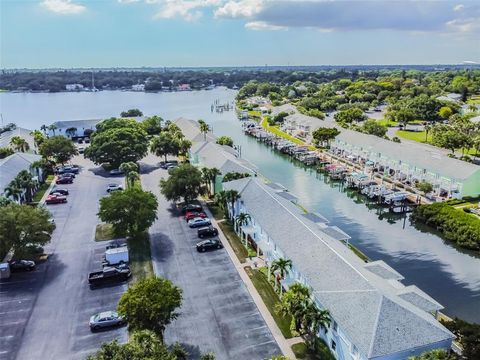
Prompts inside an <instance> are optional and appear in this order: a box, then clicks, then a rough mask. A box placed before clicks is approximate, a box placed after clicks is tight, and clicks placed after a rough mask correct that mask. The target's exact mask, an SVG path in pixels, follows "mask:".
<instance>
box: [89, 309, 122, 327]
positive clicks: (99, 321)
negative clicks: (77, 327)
mask: <svg viewBox="0 0 480 360" xmlns="http://www.w3.org/2000/svg"><path fill="white" fill-rule="evenodd" d="M125 323H126V321H125V318H124V317H123V316H121V315H118V313H117V312H116V311H104V312H101V313H98V314H95V315H93V316H91V317H90V322H89V325H90V330H92V331H95V330H100V329H103V328H108V327H113V326H122V325H124V324H125Z"/></svg>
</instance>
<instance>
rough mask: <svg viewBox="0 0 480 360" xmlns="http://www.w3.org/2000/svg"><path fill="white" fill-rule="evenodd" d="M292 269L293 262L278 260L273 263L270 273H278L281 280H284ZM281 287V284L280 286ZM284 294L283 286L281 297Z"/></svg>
mask: <svg viewBox="0 0 480 360" xmlns="http://www.w3.org/2000/svg"><path fill="white" fill-rule="evenodd" d="M291 268H292V260H290V259H284V258H278V259H276V260H274V261H273V262H272V265H271V267H270V271H271V272H272V273H275V272H276V271H278V273H279V275H280V279H284V278H285V276H286V275H287V274H288V273H289V271H290V269H291ZM276 284H277V278H276V277H275V286H276ZM279 285H280V284H279ZM281 294H282V286H281V285H280V295H281Z"/></svg>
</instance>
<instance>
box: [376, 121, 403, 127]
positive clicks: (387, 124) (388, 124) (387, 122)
mask: <svg viewBox="0 0 480 360" xmlns="http://www.w3.org/2000/svg"><path fill="white" fill-rule="evenodd" d="M377 123H378V124H379V125H383V126H398V122H397V121H392V120H387V119H382V120H377Z"/></svg>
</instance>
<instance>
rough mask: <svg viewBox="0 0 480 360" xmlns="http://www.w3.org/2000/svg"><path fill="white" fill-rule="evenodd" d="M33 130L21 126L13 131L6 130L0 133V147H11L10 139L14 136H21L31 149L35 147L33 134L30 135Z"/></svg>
mask: <svg viewBox="0 0 480 360" xmlns="http://www.w3.org/2000/svg"><path fill="white" fill-rule="evenodd" d="M31 132H32V131H31V130H28V129H24V128H21V127H17V128H16V129H14V130H12V131H5V132H4V133H2V134H0V147H10V140H11V139H12V137H14V136H20V137H21V138H23V139H24V140H25V141H26V142H27V143H28V145H29V146H30V149H34V148H35V142H34V141H33V136H32V135H30V133H31Z"/></svg>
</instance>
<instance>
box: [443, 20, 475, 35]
mask: <svg viewBox="0 0 480 360" xmlns="http://www.w3.org/2000/svg"><path fill="white" fill-rule="evenodd" d="M446 25H447V27H448V28H450V29H451V30H453V31H457V32H461V33H471V32H475V31H480V17H471V18H466V19H454V20H451V21H448V22H447V24H446ZM477 35H478V33H477Z"/></svg>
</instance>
